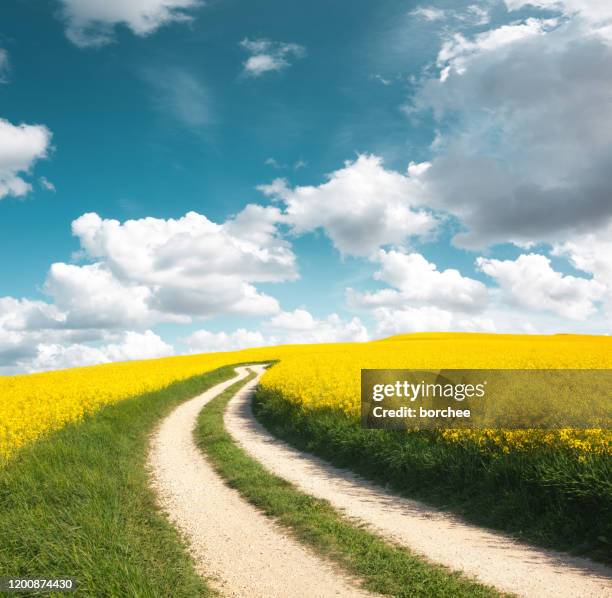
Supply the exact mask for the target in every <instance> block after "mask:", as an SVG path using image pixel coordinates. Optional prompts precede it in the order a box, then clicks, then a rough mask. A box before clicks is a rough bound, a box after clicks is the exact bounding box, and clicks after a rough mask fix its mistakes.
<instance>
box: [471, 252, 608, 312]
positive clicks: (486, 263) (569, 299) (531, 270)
mask: <svg viewBox="0 0 612 598" xmlns="http://www.w3.org/2000/svg"><path fill="white" fill-rule="evenodd" d="M476 263H477V265H478V267H479V268H480V269H481V270H482V271H483V272H484V273H485V274H487V275H489V276H491V277H492V278H494V279H495V281H496V282H497V283H498V284H499V286H500V287H501V289H502V291H503V292H504V294H505V295H506V297H507V298H508V300H510V301H511V302H513V303H515V304H516V305H520V306H524V307H527V308H529V309H533V310H548V311H551V312H553V313H556V314H559V315H560V316H563V317H565V318H570V319H573V320H585V319H586V318H588V317H589V316H592V315H594V314H595V313H596V311H597V307H596V302H597V301H599V300H601V299H602V297H603V295H604V292H605V287H604V285H602V284H601V283H599V282H597V281H596V280H592V279H586V278H578V277H575V276H564V275H563V274H561V273H560V272H557V271H555V270H553V269H552V267H551V265H550V259H548V258H547V257H546V256H544V255H539V254H535V253H530V254H523V255H521V256H519V257H518V258H517V259H516V260H496V259H488V258H482V257H480V258H478V259H477V260H476Z"/></svg>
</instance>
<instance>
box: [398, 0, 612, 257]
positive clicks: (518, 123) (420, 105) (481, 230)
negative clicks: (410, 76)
mask: <svg viewBox="0 0 612 598" xmlns="http://www.w3.org/2000/svg"><path fill="white" fill-rule="evenodd" d="M507 4H508V6H509V8H510V9H518V8H521V7H522V6H523V5H526V4H527V3H526V2H522V1H519V0H517V1H508V2H507ZM529 4H534V5H537V6H539V7H541V8H549V9H556V10H559V11H561V13H560V14H559V15H558V16H557V17H555V18H551V16H550V13H549V14H548V15H546V17H542V18H535V17H531V18H529V19H526V20H524V21H519V22H514V23H511V24H507V25H503V26H500V27H497V28H493V29H491V30H489V31H486V32H484V33H479V34H477V35H474V36H472V37H471V38H466V37H464V36H463V35H460V34H457V35H454V36H453V37H451V38H450V39H449V40H448V41H447V42H446V43H444V44H443V46H442V48H441V50H440V53H439V55H438V66H439V75H438V76H437V77H432V78H429V79H427V80H425V81H424V82H423V83H422V84H421V87H420V89H419V91H418V92H417V93H416V95H415V97H414V98H413V101H412V103H411V104H410V106H409V107H408V109H407V111H408V112H409V113H410V114H411V115H412V116H414V115H415V114H418V113H425V112H427V111H431V112H432V113H433V115H434V117H435V119H436V121H437V126H438V128H439V131H440V132H439V135H438V137H437V140H436V144H435V148H434V149H435V155H434V157H433V159H432V160H431V165H430V168H428V169H427V170H425V171H423V173H422V175H421V176H420V182H421V184H422V185H423V187H424V188H425V189H426V190H427V202H428V204H429V205H430V206H432V207H434V208H436V209H440V210H445V211H448V212H450V213H451V214H454V215H455V216H456V217H457V218H458V219H459V221H460V222H461V224H462V225H463V227H464V231H463V232H461V233H460V234H458V235H457V236H456V237H455V243H456V244H457V245H460V246H464V247H469V248H482V247H485V246H487V245H493V244H496V243H504V242H508V241H516V242H520V243H528V242H538V241H552V242H555V241H558V240H559V239H563V238H565V237H570V236H572V235H575V234H580V233H584V232H586V231H590V230H595V229H597V228H598V227H601V226H605V224H606V222H608V221H610V219H612V202H610V201H609V190H608V182H607V181H608V173H609V171H610V167H611V166H612V130H611V129H610V127H607V126H602V123H607V122H610V121H611V120H612V101H611V100H612V91H611V90H612V28H611V27H610V25H609V23H608V21H607V19H608V18H609V17H610V12H611V11H610V4H609V3H599V2H587V1H586V0H585V1H579V0H574V1H571V0H567V1H565V2H549V1H547V0H540V1H536V2H529Z"/></svg>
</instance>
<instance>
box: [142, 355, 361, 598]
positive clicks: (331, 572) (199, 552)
mask: <svg viewBox="0 0 612 598" xmlns="http://www.w3.org/2000/svg"><path fill="white" fill-rule="evenodd" d="M252 369H254V370H256V371H257V372H258V374H259V375H261V373H262V371H263V367H262V366H252ZM236 372H237V376H236V377H235V378H233V379H231V380H228V381H226V382H223V383H221V384H218V385H217V386H215V387H214V388H211V389H210V390H208V391H207V392H205V393H204V394H202V395H200V396H198V397H196V398H194V399H192V400H190V401H187V402H186V403H183V404H182V405H180V406H179V407H177V408H176V409H175V410H174V411H172V413H171V414H170V415H169V416H168V417H166V419H164V420H163V421H162V423H161V425H160V426H159V428H158V429H157V431H156V432H155V434H154V436H153V439H152V442H151V450H150V454H149V462H148V465H149V468H150V472H151V478H152V485H153V487H154V489H155V490H156V491H157V494H158V498H159V502H160V505H161V506H162V508H163V509H164V510H165V511H166V512H167V514H168V516H169V518H170V520H171V521H172V522H173V523H174V524H175V525H176V526H177V527H178V529H179V530H180V531H181V532H182V533H183V534H184V536H185V538H186V539H187V541H188V543H189V546H190V548H191V551H192V554H193V557H194V559H195V562H196V565H197V569H198V572H199V573H200V574H201V575H202V576H204V577H206V578H209V579H210V583H211V585H213V586H214V587H215V588H216V589H217V590H218V591H219V592H220V593H221V594H222V595H224V596H240V597H241V598H244V597H246V596H248V597H249V598H259V597H261V598H275V597H278V598H281V597H283V598H286V597H288V596H291V597H295V598H300V597H308V598H319V597H320V598H327V597H332V596H333V597H335V598H338V596H350V597H353V596H354V597H360V596H371V594H369V593H367V592H365V591H363V590H361V589H359V588H358V586H357V585H356V582H355V581H354V580H352V579H349V578H348V577H346V576H345V575H344V574H342V573H341V572H339V571H337V570H336V569H335V568H334V567H333V566H332V565H330V564H329V563H328V562H326V561H324V560H322V559H320V558H318V557H317V556H315V555H314V554H313V553H311V552H310V551H308V550H307V549H306V548H305V547H304V546H302V545H301V544H300V543H298V542H297V541H296V540H294V539H293V538H291V537H289V536H288V535H287V533H286V532H285V531H283V530H282V529H281V528H279V527H278V526H276V525H275V524H274V523H273V522H272V521H271V520H270V519H268V518H267V517H266V516H265V515H263V514H262V513H260V512H259V511H258V510H257V509H255V507H253V506H251V505H250V504H249V503H247V502H246V501H245V500H243V499H242V498H241V497H240V496H239V494H238V492H237V491H235V490H232V489H230V488H229V487H227V486H226V485H225V484H224V482H223V481H222V480H221V478H220V477H219V476H218V475H217V473H215V471H214V470H213V468H212V466H211V465H210V464H209V463H208V461H207V460H206V459H205V458H204V457H203V455H202V453H201V451H200V450H199V449H198V448H197V446H196V444H195V442H194V439H193V430H194V427H195V425H196V420H197V417H198V414H199V412H200V411H201V409H202V408H203V407H204V405H206V403H208V402H209V401H210V400H212V399H213V398H215V397H216V396H218V395H219V394H221V393H222V392H223V391H224V390H225V389H227V388H228V387H229V386H231V385H232V384H233V383H234V382H236V381H238V380H240V379H242V378H244V377H246V376H247V375H248V370H247V368H246V367H239V368H236ZM256 384H257V379H254V380H252V381H251V382H249V383H247V385H246V386H245V387H244V388H243V389H242V390H241V391H240V392H239V393H238V395H237V398H238V401H239V402H242V401H244V400H246V399H247V398H248V397H249V396H250V395H251V393H252V390H253V389H254V387H255V385H256Z"/></svg>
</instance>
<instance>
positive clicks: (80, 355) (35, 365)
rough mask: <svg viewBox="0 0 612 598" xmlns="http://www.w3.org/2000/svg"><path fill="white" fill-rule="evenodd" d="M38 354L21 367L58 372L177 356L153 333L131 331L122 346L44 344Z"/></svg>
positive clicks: (123, 336)
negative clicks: (75, 368) (74, 368)
mask: <svg viewBox="0 0 612 598" xmlns="http://www.w3.org/2000/svg"><path fill="white" fill-rule="evenodd" d="M36 351H37V353H36V356H35V357H34V358H33V359H30V360H27V361H25V362H22V363H21V364H20V367H21V368H22V369H25V371H28V372H38V371H45V370H58V369H62V368H73V367H80V366H85V365H95V364H99V363H109V362H113V361H131V360H137V359H154V358H157V357H168V356H170V355H173V354H174V349H173V348H172V346H171V345H169V344H167V343H165V342H164V341H163V340H162V339H161V338H160V337H159V336H157V335H156V334H155V333H154V332H152V331H151V330H147V331H145V332H143V333H140V332H132V331H127V332H125V333H124V334H123V335H122V338H121V340H120V342H119V343H110V344H108V345H103V346H100V347H92V346H90V345H84V344H80V343H75V344H71V345H61V344H48V343H41V344H39V345H38V346H37V348H36Z"/></svg>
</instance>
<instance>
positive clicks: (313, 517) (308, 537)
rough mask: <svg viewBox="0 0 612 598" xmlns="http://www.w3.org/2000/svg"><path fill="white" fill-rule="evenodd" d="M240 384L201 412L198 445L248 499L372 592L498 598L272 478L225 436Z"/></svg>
mask: <svg viewBox="0 0 612 598" xmlns="http://www.w3.org/2000/svg"><path fill="white" fill-rule="evenodd" d="M245 383H246V380H244V381H241V382H239V383H237V384H235V385H233V386H232V387H230V388H229V389H228V390H227V391H225V392H224V393H223V394H221V395H220V396H219V397H217V398H215V399H213V400H212V401H211V402H210V403H209V404H208V405H206V407H204V409H203V410H202V412H201V414H200V416H199V419H198V425H197V428H196V441H197V443H198V445H199V446H200V448H201V449H202V450H203V451H204V452H206V453H207V455H208V457H209V458H210V460H211V461H212V463H213V465H214V467H215V468H216V470H217V471H218V473H219V474H220V475H221V476H222V477H223V478H225V480H226V482H227V483H228V484H229V485H230V486H231V487H233V488H235V489H237V490H238V491H239V492H240V493H241V494H242V496H243V497H244V498H246V499H247V500H248V501H249V502H251V503H252V504H253V505H255V506H256V507H258V508H259V509H261V510H262V511H263V512H264V513H265V514H266V515H268V516H269V517H272V518H274V519H275V520H276V521H277V522H278V523H279V524H281V525H282V526H284V527H285V528H287V529H288V530H289V531H290V532H291V533H292V534H293V535H294V536H295V537H297V538H298V539H299V540H301V541H302V542H304V543H306V544H308V545H310V546H311V547H312V548H314V549H315V550H316V551H317V552H318V553H320V554H322V555H323V556H325V557H327V558H330V559H332V560H334V561H335V562H337V563H338V564H339V565H341V566H342V567H343V568H344V569H346V570H347V571H348V572H349V573H352V574H354V575H356V576H357V577H359V578H361V579H363V580H364V585H365V587H366V588H368V589H369V590H371V591H374V592H379V593H381V594H386V595H391V596H400V597H410V598H416V597H423V598H425V597H426V598H438V597H440V598H441V597H449V598H451V597H452V598H456V597H462V596H465V597H468V596H469V597H471V598H473V597H482V596H497V595H498V594H497V592H495V591H494V590H492V589H490V588H488V587H485V586H483V585H480V584H478V583H475V582H472V581H469V580H467V579H466V578H465V577H463V576H462V575H460V574H459V573H456V572H451V571H449V570H448V569H446V568H443V567H440V566H437V565H432V564H430V563H427V562H426V561H424V560H423V559H421V558H420V557H417V556H415V555H414V554H412V553H411V552H409V551H408V550H406V549H403V548H401V547H397V546H394V545H392V544H390V543H387V542H385V541H384V540H382V539H381V538H379V537H378V536H376V535H374V534H372V533H370V532H368V531H366V530H365V529H363V528H361V527H359V526H357V525H355V524H354V523H351V522H349V521H348V520H347V519H345V518H344V517H343V516H341V515H340V514H339V513H338V512H337V511H335V510H334V509H333V508H332V507H331V506H330V504H329V503H328V502H326V501H323V500H319V499H316V498H313V497H312V496H309V495H307V494H304V493H302V492H300V491H298V490H297V489H296V488H295V487H293V486H292V485H291V484H289V483H288V482H286V481H284V480H282V479H281V478H278V477H276V476H274V475H272V474H270V473H268V472H267V471H266V470H265V469H264V468H263V467H262V466H261V465H260V464H259V463H257V462H256V461H255V460H253V459H252V458H250V457H249V456H248V455H247V454H246V453H245V452H244V451H243V450H242V449H241V448H240V447H238V446H237V445H236V443H234V441H233V440H232V438H231V436H230V435H229V434H228V433H227V432H226V431H225V427H224V424H223V412H224V410H225V406H226V405H227V403H228V401H229V400H230V398H231V397H232V396H233V395H234V394H235V393H236V391H237V390H238V388H239V387H241V386H242V385H243V384H245Z"/></svg>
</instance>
